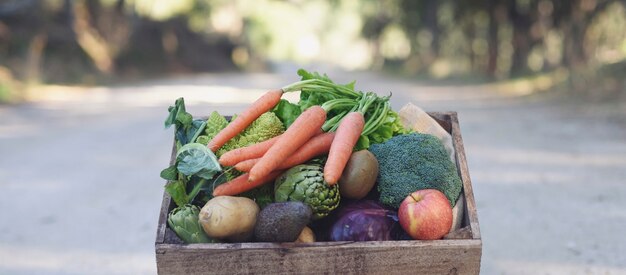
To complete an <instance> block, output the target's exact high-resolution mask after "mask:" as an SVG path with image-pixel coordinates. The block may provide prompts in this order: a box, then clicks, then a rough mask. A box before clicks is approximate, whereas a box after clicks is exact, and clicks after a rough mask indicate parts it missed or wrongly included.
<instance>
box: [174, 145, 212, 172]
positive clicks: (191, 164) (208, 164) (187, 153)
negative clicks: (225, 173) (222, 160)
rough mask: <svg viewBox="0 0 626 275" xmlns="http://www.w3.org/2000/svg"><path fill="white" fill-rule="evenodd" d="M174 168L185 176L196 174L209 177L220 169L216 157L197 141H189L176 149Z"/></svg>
mask: <svg viewBox="0 0 626 275" xmlns="http://www.w3.org/2000/svg"><path fill="white" fill-rule="evenodd" d="M176 163H177V165H176V168H177V169H178V171H179V172H180V173H182V174H183V175H185V176H192V175H195V176H198V177H201V178H204V179H211V178H213V176H215V174H217V173H219V172H220V171H222V167H221V166H220V164H219V162H218V161H217V158H216V157H215V155H214V154H213V152H211V150H209V148H207V147H206V146H204V145H202V144H199V143H189V144H186V145H184V146H183V147H181V148H180V149H179V150H178V153H177V154H176Z"/></svg>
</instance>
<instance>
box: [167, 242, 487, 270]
mask: <svg viewBox="0 0 626 275" xmlns="http://www.w3.org/2000/svg"><path fill="white" fill-rule="evenodd" d="M257 246H258V247H260V248H257ZM156 253H157V268H158V272H159V274H216V273H237V274H250V273H254V274H478V273H479V270H480V257H481V244H480V241H479V240H438V241H387V242H353V243H345V242H341V243H319V244H318V245H311V246H295V245H290V244H287V243H285V244H271V247H267V246H259V244H254V245H252V244H251V245H235V246H233V247H222V246H219V245H215V244H196V245H182V246H181V245H166V244H163V245H160V246H158V247H157V250H156Z"/></svg>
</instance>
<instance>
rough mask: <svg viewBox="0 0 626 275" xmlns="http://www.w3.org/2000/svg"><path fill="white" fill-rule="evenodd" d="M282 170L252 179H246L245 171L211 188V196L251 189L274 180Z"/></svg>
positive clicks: (239, 192)
mask: <svg viewBox="0 0 626 275" xmlns="http://www.w3.org/2000/svg"><path fill="white" fill-rule="evenodd" d="M282 172H283V171H282V170H279V171H274V172H272V173H269V174H267V175H265V176H263V177H261V178H259V179H258V180H254V181H248V176H249V174H248V173H245V174H243V175H241V176H239V177H236V178H234V179H232V180H231V181H229V182H225V183H223V184H220V185H219V186H217V187H215V189H214V190H213V196H214V197H217V196H234V195H239V194H241V193H243V192H246V191H249V190H252V189H254V188H256V187H259V186H261V185H263V184H266V183H268V182H271V181H273V180H275V179H276V178H277V177H278V176H280V174H281V173H282Z"/></svg>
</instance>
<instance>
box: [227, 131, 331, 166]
mask: <svg viewBox="0 0 626 275" xmlns="http://www.w3.org/2000/svg"><path fill="white" fill-rule="evenodd" d="M334 138H335V133H324V134H320V135H317V136H314V137H312V138H311V139H310V140H309V141H307V143H305V144H304V145H302V147H300V149H298V150H297V151H296V152H294V153H293V155H291V156H290V157H289V158H287V160H285V161H284V162H283V163H282V164H280V165H279V166H278V168H276V169H279V170H281V169H287V168H291V167H294V166H296V165H299V164H303V163H305V162H307V161H309V160H310V159H312V158H314V157H317V156H319V155H323V154H326V153H328V150H330V145H331V144H332V142H333V139H334ZM259 160H260V158H256V159H249V160H245V161H242V162H240V163H237V164H236V165H235V169H237V170H239V171H241V172H248V171H250V169H252V167H253V166H254V165H255V164H256V163H257V162H259Z"/></svg>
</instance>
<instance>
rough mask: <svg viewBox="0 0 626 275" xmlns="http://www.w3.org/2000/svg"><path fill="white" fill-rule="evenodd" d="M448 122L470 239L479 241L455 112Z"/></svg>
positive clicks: (470, 182) (470, 186)
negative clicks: (469, 229) (450, 128)
mask: <svg viewBox="0 0 626 275" xmlns="http://www.w3.org/2000/svg"><path fill="white" fill-rule="evenodd" d="M450 122H451V125H452V132H451V133H452V143H453V145H454V150H455V151H456V165H457V167H458V170H459V176H460V177H461V181H463V192H464V194H465V209H466V213H467V217H468V219H469V225H470V228H471V230H472V238H473V239H480V228H479V226H478V213H477V211H476V202H475V200H474V190H473V189H472V180H471V179H470V175H469V169H468V168H467V160H466V158H465V147H464V146H463V137H462V136H461V128H460V126H459V119H458V116H457V113H456V112H450Z"/></svg>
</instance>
